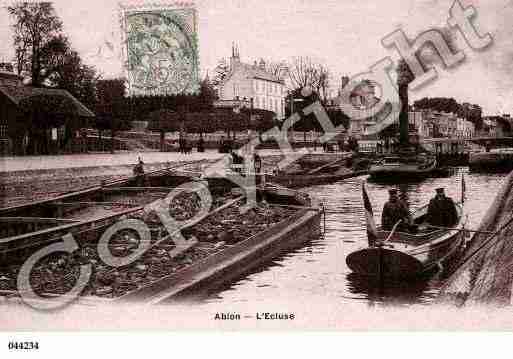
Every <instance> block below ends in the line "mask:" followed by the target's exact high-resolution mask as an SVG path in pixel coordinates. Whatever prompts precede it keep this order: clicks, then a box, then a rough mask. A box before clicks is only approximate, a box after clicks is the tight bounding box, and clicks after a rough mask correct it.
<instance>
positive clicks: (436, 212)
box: [427, 188, 458, 227]
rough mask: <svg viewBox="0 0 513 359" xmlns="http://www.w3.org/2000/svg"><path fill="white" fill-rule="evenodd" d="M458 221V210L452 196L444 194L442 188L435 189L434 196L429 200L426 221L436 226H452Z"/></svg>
mask: <svg viewBox="0 0 513 359" xmlns="http://www.w3.org/2000/svg"><path fill="white" fill-rule="evenodd" d="M457 221H458V212H457V210H456V205H455V204H454V201H453V200H452V198H450V197H447V196H446V195H445V192H444V189H443V188H437V189H436V196H435V197H434V198H433V199H432V200H431V201H429V207H428V212H427V222H428V223H429V224H430V225H432V226H437V227H452V226H454V225H455V224H456V222H457Z"/></svg>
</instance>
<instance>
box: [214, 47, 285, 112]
mask: <svg viewBox="0 0 513 359" xmlns="http://www.w3.org/2000/svg"><path fill="white" fill-rule="evenodd" d="M286 95H287V94H286V90H285V82H284V81H283V80H281V79H279V78H278V77H276V76H275V75H273V74H271V73H269V72H267V71H266V69H265V62H264V61H263V60H260V62H259V63H258V64H257V63H256V62H255V63H254V64H253V65H249V64H245V63H243V62H241V61H240V55H239V52H238V50H237V49H236V48H235V47H234V48H233V49H232V57H231V58H230V71H229V73H228V74H227V76H226V77H225V79H224V80H223V82H222V83H221V85H220V88H219V99H220V100H221V101H231V100H243V101H251V100H252V101H253V108H255V109H262V110H267V111H272V112H274V113H275V114H276V117H277V118H278V119H283V118H284V117H285V99H286Z"/></svg>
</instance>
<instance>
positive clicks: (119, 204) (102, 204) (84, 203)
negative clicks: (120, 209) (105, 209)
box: [53, 202, 139, 207]
mask: <svg viewBox="0 0 513 359" xmlns="http://www.w3.org/2000/svg"><path fill="white" fill-rule="evenodd" d="M53 205H55V206H77V205H78V206H131V207H135V206H138V205H139V204H134V203H127V202H60V203H53Z"/></svg>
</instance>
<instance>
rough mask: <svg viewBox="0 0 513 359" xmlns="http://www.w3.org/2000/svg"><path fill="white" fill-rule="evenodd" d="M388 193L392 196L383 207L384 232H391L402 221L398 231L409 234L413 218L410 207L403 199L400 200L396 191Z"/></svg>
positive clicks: (382, 226)
mask: <svg viewBox="0 0 513 359" xmlns="http://www.w3.org/2000/svg"><path fill="white" fill-rule="evenodd" d="M388 193H389V194H390V198H389V199H388V202H387V203H385V205H384V206H383V213H382V215H381V228H382V229H383V230H384V231H391V230H392V228H393V227H394V225H395V224H396V223H397V222H399V220H401V223H400V224H399V225H398V226H397V229H396V231H399V232H408V231H409V227H410V225H411V216H410V211H408V207H407V206H406V204H405V203H404V202H403V201H402V200H401V199H399V197H398V196H397V190H396V189H391V190H389V191H388Z"/></svg>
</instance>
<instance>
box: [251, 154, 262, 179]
mask: <svg viewBox="0 0 513 359" xmlns="http://www.w3.org/2000/svg"><path fill="white" fill-rule="evenodd" d="M253 162H254V165H255V174H259V173H260V171H261V170H262V159H261V158H260V156H259V155H258V153H256V152H255V154H254V156H253Z"/></svg>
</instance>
